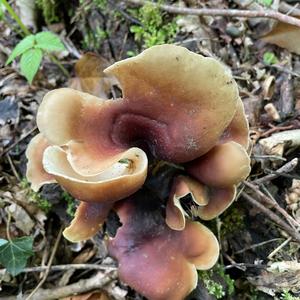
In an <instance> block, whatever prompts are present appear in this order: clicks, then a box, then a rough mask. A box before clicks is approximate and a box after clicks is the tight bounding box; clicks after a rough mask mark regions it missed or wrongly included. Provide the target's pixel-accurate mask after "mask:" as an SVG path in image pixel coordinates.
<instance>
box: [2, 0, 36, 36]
mask: <svg viewBox="0 0 300 300" xmlns="http://www.w3.org/2000/svg"><path fill="white" fill-rule="evenodd" d="M0 2H2V4H3V5H4V6H5V8H6V9H7V11H8V13H9V14H10V15H11V17H12V18H13V19H14V20H15V21H16V22H17V23H18V25H19V26H20V28H21V29H22V31H23V32H24V34H25V35H30V34H31V32H30V31H29V30H28V28H27V27H26V26H25V25H24V23H23V22H22V21H21V19H20V18H19V17H18V15H17V14H16V13H15V12H14V10H13V8H12V7H11V6H10V5H9V3H8V2H7V1H6V0H0Z"/></svg>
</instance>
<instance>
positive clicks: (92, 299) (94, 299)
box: [62, 292, 110, 300]
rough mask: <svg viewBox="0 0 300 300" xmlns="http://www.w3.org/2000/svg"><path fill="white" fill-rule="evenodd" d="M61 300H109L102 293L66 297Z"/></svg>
mask: <svg viewBox="0 0 300 300" xmlns="http://www.w3.org/2000/svg"><path fill="white" fill-rule="evenodd" d="M62 300H110V298H109V297H108V296H107V295H106V294H105V293H103V292H91V293H87V294H80V295H77V296H71V297H66V298H63V299H62Z"/></svg>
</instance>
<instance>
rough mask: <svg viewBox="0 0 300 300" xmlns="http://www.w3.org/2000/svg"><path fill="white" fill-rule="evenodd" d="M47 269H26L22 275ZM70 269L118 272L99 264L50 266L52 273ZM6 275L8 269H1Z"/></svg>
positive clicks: (39, 267) (40, 267) (114, 268)
mask: <svg viewBox="0 0 300 300" xmlns="http://www.w3.org/2000/svg"><path fill="white" fill-rule="evenodd" d="M47 268H48V266H38V267H31V268H25V269H23V270H22V271H21V273H35V272H44V271H46V270H47ZM70 269H74V270H101V271H115V270H117V267H112V266H105V265H97V264H68V265H55V266H50V271H66V270H70ZM5 273H6V269H0V275H4V274H5Z"/></svg>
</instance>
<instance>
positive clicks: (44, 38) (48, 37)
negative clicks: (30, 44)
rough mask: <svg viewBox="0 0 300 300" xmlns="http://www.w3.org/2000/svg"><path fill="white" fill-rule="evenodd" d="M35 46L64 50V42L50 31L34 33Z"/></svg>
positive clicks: (50, 49) (49, 49)
mask: <svg viewBox="0 0 300 300" xmlns="http://www.w3.org/2000/svg"><path fill="white" fill-rule="evenodd" d="M35 39H36V47H37V48H40V49H43V50H46V51H49V52H51V51H63V50H65V49H66V48H65V46H64V44H63V43H62V42H61V40H60V38H59V37H58V36H57V35H56V34H54V33H52V32H51V31H44V32H40V33H37V34H36V35H35Z"/></svg>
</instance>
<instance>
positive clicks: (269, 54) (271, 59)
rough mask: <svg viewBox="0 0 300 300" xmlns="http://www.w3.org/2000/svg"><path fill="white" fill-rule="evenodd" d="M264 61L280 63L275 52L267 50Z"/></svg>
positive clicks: (268, 63)
mask: <svg viewBox="0 0 300 300" xmlns="http://www.w3.org/2000/svg"><path fill="white" fill-rule="evenodd" d="M263 61H264V63H265V64H267V65H274V64H276V63H278V58H277V57H276V55H275V54H274V53H273V52H268V51H267V52H265V53H264V56H263Z"/></svg>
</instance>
